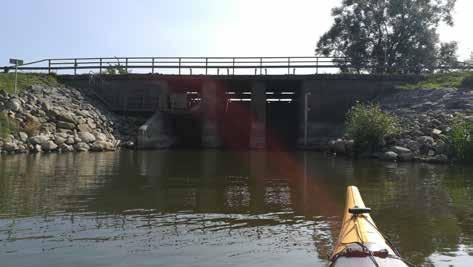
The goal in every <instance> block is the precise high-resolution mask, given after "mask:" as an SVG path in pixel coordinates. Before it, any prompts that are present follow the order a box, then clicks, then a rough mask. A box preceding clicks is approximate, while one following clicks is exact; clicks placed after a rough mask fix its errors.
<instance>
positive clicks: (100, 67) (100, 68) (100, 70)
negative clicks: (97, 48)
mask: <svg viewBox="0 0 473 267" xmlns="http://www.w3.org/2000/svg"><path fill="white" fill-rule="evenodd" d="M99 60H100V63H99V73H100V74H102V58H100V59H99Z"/></svg>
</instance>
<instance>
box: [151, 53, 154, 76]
mask: <svg viewBox="0 0 473 267" xmlns="http://www.w3.org/2000/svg"><path fill="white" fill-rule="evenodd" d="M151 73H154V57H153V58H152V59H151Z"/></svg>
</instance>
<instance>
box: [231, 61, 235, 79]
mask: <svg viewBox="0 0 473 267" xmlns="http://www.w3.org/2000/svg"><path fill="white" fill-rule="evenodd" d="M232 69H233V70H232V73H233V75H235V58H233V63H232Z"/></svg>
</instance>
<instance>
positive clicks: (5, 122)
mask: <svg viewBox="0 0 473 267" xmlns="http://www.w3.org/2000/svg"><path fill="white" fill-rule="evenodd" d="M16 132H18V123H17V122H16V121H15V120H13V119H11V118H9V117H8V116H7V115H6V114H5V113H4V112H0V138H1V137H5V136H7V135H9V134H14V133H16Z"/></svg>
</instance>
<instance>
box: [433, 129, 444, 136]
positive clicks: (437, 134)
mask: <svg viewBox="0 0 473 267" xmlns="http://www.w3.org/2000/svg"><path fill="white" fill-rule="evenodd" d="M441 134H442V131H441V130H439V129H433V130H432V136H439V135H441Z"/></svg>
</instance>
